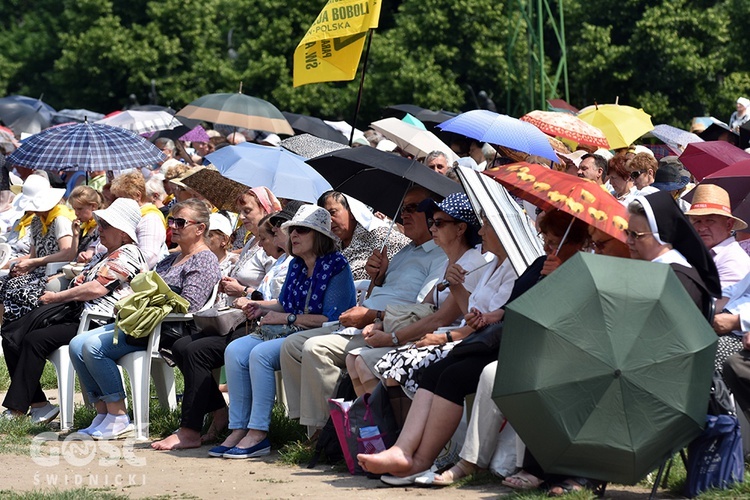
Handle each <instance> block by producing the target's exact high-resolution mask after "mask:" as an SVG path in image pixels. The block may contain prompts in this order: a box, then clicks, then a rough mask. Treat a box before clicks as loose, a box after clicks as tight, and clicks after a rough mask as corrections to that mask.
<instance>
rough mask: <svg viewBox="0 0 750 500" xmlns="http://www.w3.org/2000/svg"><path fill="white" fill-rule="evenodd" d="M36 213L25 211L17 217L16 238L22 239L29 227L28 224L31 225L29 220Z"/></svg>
mask: <svg viewBox="0 0 750 500" xmlns="http://www.w3.org/2000/svg"><path fill="white" fill-rule="evenodd" d="M35 216H36V214H34V213H33V212H27V213H25V214H24V215H23V217H21V218H20V219H18V222H16V230H17V231H18V239H19V240H21V239H23V237H24V236H26V230H27V229H29V226H30V225H31V221H32V220H34V217H35Z"/></svg>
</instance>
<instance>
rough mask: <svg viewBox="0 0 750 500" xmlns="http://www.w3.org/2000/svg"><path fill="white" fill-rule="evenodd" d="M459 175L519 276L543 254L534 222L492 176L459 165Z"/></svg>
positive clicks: (473, 202) (472, 204) (467, 194)
mask: <svg viewBox="0 0 750 500" xmlns="http://www.w3.org/2000/svg"><path fill="white" fill-rule="evenodd" d="M458 177H459V179H461V184H463V186H464V190H465V191H466V196H468V197H469V201H470V202H471V206H472V207H474V211H475V212H476V213H477V216H479V214H480V213H482V212H484V215H485V216H486V217H487V219H488V220H489V221H490V224H492V229H494V230H495V233H496V234H497V236H498V238H500V242H501V243H502V244H503V248H505V252H506V253H507V254H508V259H510V263H511V265H512V266H513V269H514V270H515V271H516V273H517V274H518V275H519V276H520V275H521V274H523V272H524V271H525V270H526V268H527V267H529V264H531V263H532V262H534V260H536V259H537V258H538V257H541V256H542V255H543V254H544V250H543V249H542V242H541V240H540V239H539V236H537V234H536V231H535V230H534V227H533V222H531V220H530V219H529V217H528V216H527V215H526V214H525V213H523V210H521V207H520V206H519V205H518V203H516V202H515V200H513V198H511V196H510V194H509V193H508V191H507V190H506V189H505V188H504V187H503V186H501V185H500V184H499V183H498V182H495V181H494V180H493V179H492V178H490V177H488V176H486V175H483V174H482V173H481V172H477V171H476V170H473V169H471V168H467V167H458Z"/></svg>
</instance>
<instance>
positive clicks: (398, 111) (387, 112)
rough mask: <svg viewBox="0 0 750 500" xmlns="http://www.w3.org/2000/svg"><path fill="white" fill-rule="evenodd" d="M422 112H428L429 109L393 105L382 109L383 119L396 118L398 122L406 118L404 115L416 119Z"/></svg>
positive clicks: (413, 105)
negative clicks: (407, 114)
mask: <svg viewBox="0 0 750 500" xmlns="http://www.w3.org/2000/svg"><path fill="white" fill-rule="evenodd" d="M422 111H429V109H426V108H423V107H421V106H417V105H416V104H394V105H393V106H388V107H387V108H384V109H383V118H390V117H391V116H392V117H394V118H398V119H399V120H400V119H401V118H403V117H404V116H406V113H409V114H410V115H412V116H414V117H416V116H417V115H418V114H419V113H421V112H422Z"/></svg>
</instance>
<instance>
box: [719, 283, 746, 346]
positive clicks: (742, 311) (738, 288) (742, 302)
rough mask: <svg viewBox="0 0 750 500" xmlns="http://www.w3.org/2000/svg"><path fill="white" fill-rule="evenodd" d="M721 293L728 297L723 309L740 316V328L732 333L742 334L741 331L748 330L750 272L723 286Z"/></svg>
mask: <svg viewBox="0 0 750 500" xmlns="http://www.w3.org/2000/svg"><path fill="white" fill-rule="evenodd" d="M721 294H722V295H723V296H724V297H728V298H729V302H727V305H726V306H724V309H726V310H727V311H729V312H730V313H732V314H739V316H740V329H739V330H735V331H734V332H732V333H734V334H735V335H742V332H748V331H750V274H748V275H747V276H745V277H744V278H742V280H740V281H739V282H738V283H736V284H734V285H732V286H730V287H727V288H723V289H722V293H721ZM718 312H719V311H717V313H718Z"/></svg>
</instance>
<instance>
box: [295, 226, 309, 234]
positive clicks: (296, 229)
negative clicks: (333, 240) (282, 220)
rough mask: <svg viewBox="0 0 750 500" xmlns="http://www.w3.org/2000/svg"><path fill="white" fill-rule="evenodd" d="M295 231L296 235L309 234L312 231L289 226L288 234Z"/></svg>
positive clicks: (301, 227) (303, 227) (307, 228)
mask: <svg viewBox="0 0 750 500" xmlns="http://www.w3.org/2000/svg"><path fill="white" fill-rule="evenodd" d="M295 231H296V232H297V234H299V235H303V234H307V233H309V232H310V231H312V229H311V228H309V227H305V226H289V234H292V233H293V232H295Z"/></svg>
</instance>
